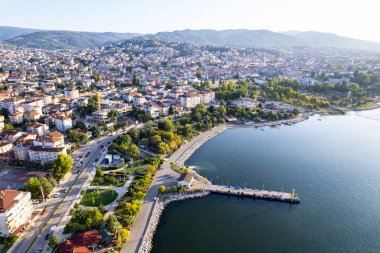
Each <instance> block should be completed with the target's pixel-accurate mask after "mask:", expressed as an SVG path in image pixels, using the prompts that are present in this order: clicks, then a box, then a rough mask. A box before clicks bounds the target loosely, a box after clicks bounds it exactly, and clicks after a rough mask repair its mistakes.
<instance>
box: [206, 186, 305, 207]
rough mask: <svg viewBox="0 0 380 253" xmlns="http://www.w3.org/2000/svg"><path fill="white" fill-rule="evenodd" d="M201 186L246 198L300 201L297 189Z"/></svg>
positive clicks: (219, 192)
mask: <svg viewBox="0 0 380 253" xmlns="http://www.w3.org/2000/svg"><path fill="white" fill-rule="evenodd" d="M201 188H202V189H203V190H205V191H209V192H212V193H215V194H223V195H231V196H238V197H245V198H254V199H264V200H270V201H280V202H287V203H291V204H298V203H300V198H299V197H298V194H296V193H295V190H294V189H293V191H292V192H291V193H289V192H276V191H267V190H259V189H248V188H240V187H232V186H223V185H213V184H202V186H201Z"/></svg>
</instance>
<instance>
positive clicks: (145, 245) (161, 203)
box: [138, 191, 210, 253]
mask: <svg viewBox="0 0 380 253" xmlns="http://www.w3.org/2000/svg"><path fill="white" fill-rule="evenodd" d="M208 194H210V192H208V191H201V192H185V193H178V194H174V195H173V194H172V195H167V196H164V197H162V198H160V199H158V200H156V203H155V205H154V207H153V211H152V215H151V218H150V221H149V224H148V227H147V229H146V232H145V235H144V238H143V240H142V242H141V246H140V248H139V251H138V252H139V253H148V252H150V251H151V250H152V247H153V236H154V233H155V232H156V229H157V226H158V223H159V222H160V218H161V215H162V213H163V211H164V209H165V207H166V206H167V205H168V204H170V203H172V202H175V201H183V200H186V199H193V198H201V197H205V196H207V195H208Z"/></svg>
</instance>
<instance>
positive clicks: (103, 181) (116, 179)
mask: <svg viewBox="0 0 380 253" xmlns="http://www.w3.org/2000/svg"><path fill="white" fill-rule="evenodd" d="M125 180H126V181H127V180H128V176H126V177H125ZM124 184H125V181H124V176H123V172H122V171H119V172H117V173H115V174H114V175H113V174H104V176H103V177H98V176H95V177H94V180H92V182H91V186H109V185H112V186H116V187H121V186H123V185H124Z"/></svg>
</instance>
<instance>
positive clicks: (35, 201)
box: [32, 199, 41, 204]
mask: <svg viewBox="0 0 380 253" xmlns="http://www.w3.org/2000/svg"><path fill="white" fill-rule="evenodd" d="M32 203H33V204H38V203H41V201H39V200H35V199H33V200H32Z"/></svg>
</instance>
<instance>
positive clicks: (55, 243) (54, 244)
mask: <svg viewBox="0 0 380 253" xmlns="http://www.w3.org/2000/svg"><path fill="white" fill-rule="evenodd" d="M58 245H59V240H58V237H57V236H56V235H52V236H51V237H50V240H49V247H50V248H52V249H55V248H57V247H58Z"/></svg>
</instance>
